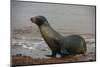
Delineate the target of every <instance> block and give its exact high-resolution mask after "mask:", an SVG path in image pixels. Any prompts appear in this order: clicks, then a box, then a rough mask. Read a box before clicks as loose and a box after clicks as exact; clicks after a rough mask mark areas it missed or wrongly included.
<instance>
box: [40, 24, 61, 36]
mask: <svg viewBox="0 0 100 67" xmlns="http://www.w3.org/2000/svg"><path fill="white" fill-rule="evenodd" d="M39 28H40V32H41V34H42V35H43V36H45V35H46V36H47V34H49V35H50V36H59V37H62V36H61V35H60V34H59V33H58V32H56V31H55V30H54V29H53V28H52V27H51V26H50V24H49V23H44V24H42V25H41V26H39Z"/></svg>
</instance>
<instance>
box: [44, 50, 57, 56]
mask: <svg viewBox="0 0 100 67" xmlns="http://www.w3.org/2000/svg"><path fill="white" fill-rule="evenodd" d="M45 56H47V57H56V52H55V51H52V55H45Z"/></svg>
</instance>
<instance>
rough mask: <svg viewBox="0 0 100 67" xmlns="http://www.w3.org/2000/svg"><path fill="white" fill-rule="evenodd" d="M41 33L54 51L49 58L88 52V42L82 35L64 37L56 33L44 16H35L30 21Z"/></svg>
mask: <svg viewBox="0 0 100 67" xmlns="http://www.w3.org/2000/svg"><path fill="white" fill-rule="evenodd" d="M30 20H31V21H32V23H35V24H36V25H37V26H38V27H39V29H40V32H41V35H42V37H43V38H44V40H45V42H46V43H47V45H48V46H49V48H50V49H51V51H52V55H47V56H49V57H56V54H60V55H61V57H64V56H66V55H76V54H84V53H85V52H86V51H87V47H86V42H85V40H84V39H83V38H82V37H81V36H80V35H70V36H66V37H65V36H62V35H60V34H59V33H58V32H56V31H55V30H54V29H53V28H52V27H51V26H50V24H49V23H48V21H47V19H46V18H45V17H44V16H35V17H32V18H31V19H30Z"/></svg>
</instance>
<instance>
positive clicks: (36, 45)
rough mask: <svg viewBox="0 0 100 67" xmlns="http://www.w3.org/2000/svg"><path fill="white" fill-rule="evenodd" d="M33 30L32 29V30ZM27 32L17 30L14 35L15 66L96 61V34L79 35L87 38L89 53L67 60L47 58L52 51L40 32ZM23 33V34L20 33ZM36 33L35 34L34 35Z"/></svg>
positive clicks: (63, 33) (13, 54)
mask: <svg viewBox="0 0 100 67" xmlns="http://www.w3.org/2000/svg"><path fill="white" fill-rule="evenodd" d="M30 29H31V28H30ZM25 31H27V30H24V33H23V31H19V30H15V31H13V33H12V44H11V55H12V63H13V65H30V64H51V63H65V62H66V63H69V62H84V61H95V60H96V56H95V54H96V52H95V34H92V33H86V34H78V35H81V36H82V37H83V38H85V41H86V43H87V52H86V55H85V56H82V55H76V56H66V57H65V58H60V56H59V55H57V58H50V57H46V56H45V55H49V54H51V50H50V49H49V47H48V46H47V44H46V43H45V42H44V40H43V38H42V37H41V35H40V32H39V31H36V30H34V31H36V32H31V31H29V29H28V32H25ZM20 32H21V33H20ZM34 33H35V34H34ZM60 33H61V34H62V35H64V36H65V35H66V36H67V35H70V34H76V33H72V32H68V33H66V32H60Z"/></svg>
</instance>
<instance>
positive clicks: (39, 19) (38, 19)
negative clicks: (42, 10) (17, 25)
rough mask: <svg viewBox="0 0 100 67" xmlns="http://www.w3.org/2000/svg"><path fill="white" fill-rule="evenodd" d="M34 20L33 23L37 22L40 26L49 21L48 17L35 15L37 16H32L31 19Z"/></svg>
mask: <svg viewBox="0 0 100 67" xmlns="http://www.w3.org/2000/svg"><path fill="white" fill-rule="evenodd" d="M30 20H31V21H32V23H35V24H37V25H38V26H41V25H42V24H44V23H48V22H47V19H46V18H45V17H44V16H35V17H31V19H30Z"/></svg>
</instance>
